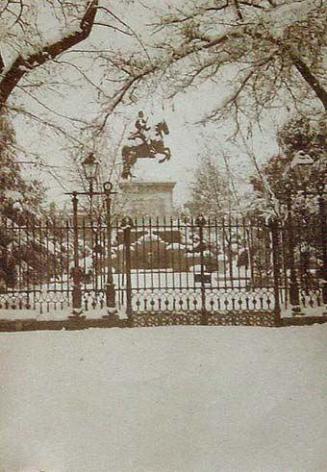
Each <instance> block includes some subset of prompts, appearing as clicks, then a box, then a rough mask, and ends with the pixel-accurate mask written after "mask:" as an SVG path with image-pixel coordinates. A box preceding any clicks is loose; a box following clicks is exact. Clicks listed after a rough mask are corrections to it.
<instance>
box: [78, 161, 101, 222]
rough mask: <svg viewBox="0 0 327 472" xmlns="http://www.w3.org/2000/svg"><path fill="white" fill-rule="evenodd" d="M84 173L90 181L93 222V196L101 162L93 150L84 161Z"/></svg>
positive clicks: (91, 218) (91, 217) (91, 216)
mask: <svg viewBox="0 0 327 472" xmlns="http://www.w3.org/2000/svg"><path fill="white" fill-rule="evenodd" d="M82 167H83V170H84V175H85V178H86V180H87V181H88V183H89V195H90V220H91V224H92V220H93V196H94V181H95V180H96V178H97V174H98V169H99V163H98V161H97V160H96V158H95V155H94V153H93V152H90V154H88V155H87V156H86V158H85V159H84V161H83V162H82Z"/></svg>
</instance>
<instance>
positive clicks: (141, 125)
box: [128, 111, 154, 153]
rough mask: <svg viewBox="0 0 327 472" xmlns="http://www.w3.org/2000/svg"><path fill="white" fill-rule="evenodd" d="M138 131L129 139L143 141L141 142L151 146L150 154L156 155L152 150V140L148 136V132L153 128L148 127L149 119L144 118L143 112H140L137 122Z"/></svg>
mask: <svg viewBox="0 0 327 472" xmlns="http://www.w3.org/2000/svg"><path fill="white" fill-rule="evenodd" d="M135 128H136V131H135V132H134V133H132V134H131V136H130V137H129V138H128V139H137V138H139V139H141V141H142V142H143V143H144V144H146V145H147V146H149V148H150V153H154V150H153V148H152V144H151V139H150V137H149V135H148V131H150V129H151V127H150V126H148V118H146V117H145V116H144V113H143V111H139V113H138V117H137V120H136V122H135Z"/></svg>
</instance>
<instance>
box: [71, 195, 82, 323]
mask: <svg viewBox="0 0 327 472" xmlns="http://www.w3.org/2000/svg"><path fill="white" fill-rule="evenodd" d="M72 201H73V230H74V268H73V274H72V276H73V291H72V297H73V315H75V316H79V315H80V314H81V313H82V289H81V282H82V273H81V269H80V267H79V255H78V220H77V207H78V198H77V193H76V192H73V198H72Z"/></svg>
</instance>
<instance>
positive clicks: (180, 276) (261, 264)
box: [0, 217, 327, 326]
mask: <svg viewBox="0 0 327 472" xmlns="http://www.w3.org/2000/svg"><path fill="white" fill-rule="evenodd" d="M315 227H316V226H315ZM313 233H314V234H312V230H311V229H310V225H308V224H306V225H303V222H302V221H294V222H293V224H292V225H290V224H289V222H288V224H287V225H286V224H281V223H279V224H277V222H275V223H271V224H267V223H266V222H264V221H262V220H250V219H245V218H244V219H239V220H232V219H222V220H219V221H218V220H209V219H205V218H204V217H199V218H197V219H194V220H192V219H190V220H187V221H186V220H181V219H169V220H168V219H167V220H164V219H160V220H159V219H142V220H136V221H133V220H131V219H130V218H125V219H123V221H118V220H117V221H112V222H111V223H110V226H108V224H106V222H105V221H101V220H100V221H98V222H97V223H91V222H89V221H88V220H86V219H84V220H83V219H80V220H77V221H75V222H72V221H67V222H65V223H62V222H58V221H53V220H48V221H45V222H43V223H40V222H37V223H35V222H34V223H33V224H29V223H28V222H26V223H25V224H19V225H18V224H17V223H15V222H13V221H10V220H8V219H7V220H3V221H2V225H1V229H0V309H2V311H1V312H2V313H5V310H6V309H8V310H9V309H10V312H11V313H12V312H13V310H18V312H19V311H21V312H22V311H23V310H25V312H26V309H27V310H28V313H29V315H28V316H31V317H33V316H36V314H37V313H41V314H42V313H49V314H50V315H51V316H52V315H53V316H55V317H57V316H63V317H65V316H68V315H70V314H71V313H72V311H73V310H75V313H76V314H77V315H78V314H79V313H81V311H83V312H84V314H86V316H87V317H92V316H94V317H101V316H106V315H108V312H109V313H113V312H115V310H117V311H118V313H119V316H120V317H128V318H130V319H131V320H132V321H133V324H134V325H141V326H144V325H156V324H174V323H179V324H181V323H185V324H190V323H192V324H265V325H273V324H274V323H275V322H276V318H278V317H279V315H280V311H281V309H282V310H283V311H284V310H285V309H287V308H288V307H293V308H294V305H298V306H299V307H301V306H302V308H303V307H306V308H317V307H323V306H324V304H326V303H327V300H326V299H325V298H326V272H324V271H325V268H324V267H325V266H324V264H326V262H325V259H324V257H325V254H326V248H325V245H326V240H325V239H324V238H321V235H322V233H321V231H320V227H319V226H318V229H316V232H313ZM316 233H317V234H316ZM300 309H301V308H300Z"/></svg>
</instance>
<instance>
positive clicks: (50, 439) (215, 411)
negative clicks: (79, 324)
mask: <svg viewBox="0 0 327 472" xmlns="http://www.w3.org/2000/svg"><path fill="white" fill-rule="evenodd" d="M326 345H327V326H326V325H314V326H308V327H290V328H284V329H272V328H253V327H252V328H246V327H228V328H227V327H226V328H225V327H219V328H212V327H191V326H189V327H167V328H153V329H152V328H146V329H124V330H122V329H108V330H100V329H93V330H87V331H78V332H66V331H60V332H58V331H56V332H29V333H3V334H0V356H1V367H0V384H1V404H0V406H1V424H0V457H1V463H0V470H1V472H41V471H44V472H218V471H222V472H323V471H325V470H326V469H327V462H326V436H327V409H326V400H327V398H326V395H327V376H326V367H327V365H326V364H327V355H326Z"/></svg>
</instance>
